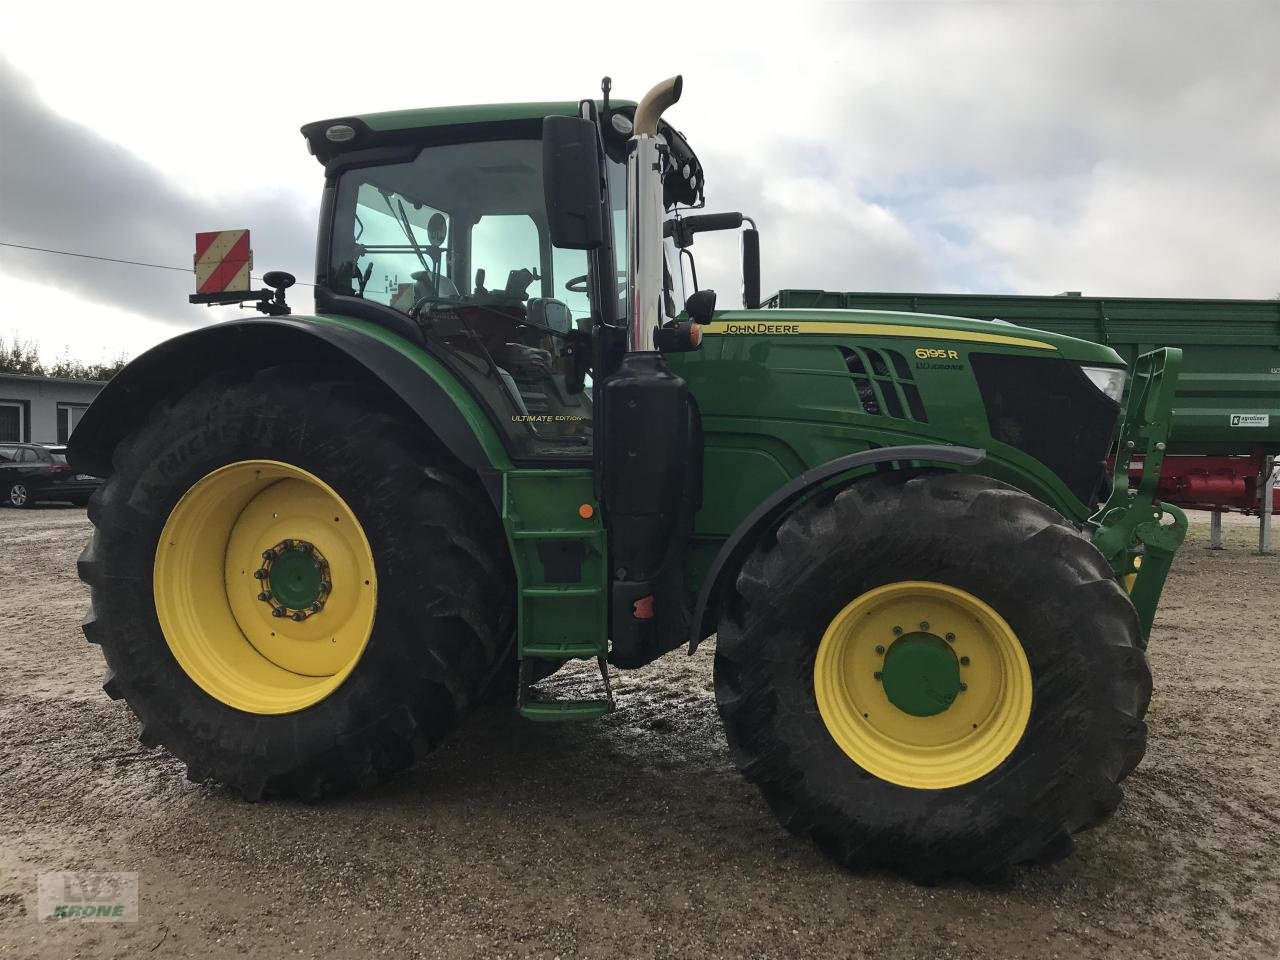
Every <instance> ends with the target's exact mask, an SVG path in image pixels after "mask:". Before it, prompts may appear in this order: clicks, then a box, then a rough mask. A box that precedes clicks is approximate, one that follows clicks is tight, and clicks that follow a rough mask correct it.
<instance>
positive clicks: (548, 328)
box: [328, 140, 593, 457]
mask: <svg viewBox="0 0 1280 960" xmlns="http://www.w3.org/2000/svg"><path fill="white" fill-rule="evenodd" d="M334 216H335V219H334V222H333V225H332V230H331V245H330V264H329V275H328V276H329V280H328V284H329V287H330V289H332V290H333V291H334V292H335V293H340V294H343V295H345V296H356V297H363V298H365V299H369V300H374V301H376V302H378V303H381V304H383V305H385V306H388V307H390V308H392V309H394V310H398V311H400V312H401V313H404V314H406V315H407V316H409V317H410V318H411V319H412V320H413V321H414V322H415V323H416V324H417V326H418V328H419V329H420V330H421V331H422V332H423V335H424V336H425V337H426V338H427V339H428V341H429V342H430V343H431V344H432V346H433V347H434V348H435V350H436V353H437V354H438V355H440V356H442V357H443V358H444V359H445V360H446V362H448V363H449V364H450V366H452V367H453V369H454V370H455V372H456V373H457V374H458V375H459V376H460V377H462V378H464V379H465V380H466V381H467V382H468V383H469V384H470V385H471V386H472V388H473V391H474V392H475V393H476V394H477V395H478V396H479V398H480V399H481V400H482V402H483V403H485V404H486V405H487V406H488V407H489V408H490V411H491V413H492V414H493V417H494V419H495V420H496V421H497V422H498V423H499V424H500V425H501V427H502V429H503V431H504V432H505V433H506V435H507V437H508V439H509V441H510V444H511V446H512V447H513V448H514V451H513V452H515V453H516V454H517V455H532V456H551V457H561V456H570V457H583V456H586V455H588V454H589V453H590V448H591V397H590V391H589V390H585V391H581V392H577V393H572V392H570V389H569V388H570V382H571V379H572V378H571V377H570V376H569V375H570V372H571V370H570V351H569V349H568V339H569V335H570V334H571V333H573V332H574V331H579V330H589V329H590V326H591V317H592V313H593V304H592V301H591V293H590V292H589V290H588V287H587V285H586V283H585V282H584V278H585V275H586V273H587V255H586V253H584V252H583V251H580V250H561V249H557V248H555V247H553V246H552V244H551V242H550V239H549V236H548V233H547V229H546V223H545V219H546V218H545V214H544V212H543V191H542V144H541V141H539V140H503V141H487V142H474V143H458V144H443V145H439V146H431V147H426V148H424V149H423V150H422V151H421V152H420V153H419V154H418V156H417V157H416V159H414V160H413V161H411V162H407V163H396V164H385V165H378V166H362V167H356V168H353V169H350V170H348V171H346V172H344V173H343V174H342V175H341V177H340V178H339V181H338V190H337V197H336V203H335V215H334Z"/></svg>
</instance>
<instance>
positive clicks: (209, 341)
mask: <svg viewBox="0 0 1280 960" xmlns="http://www.w3.org/2000/svg"><path fill="white" fill-rule="evenodd" d="M283 362H302V363H315V364H317V365H319V364H325V365H329V366H332V365H335V364H337V365H339V366H348V367H350V369H351V370H352V371H353V372H354V373H356V374H358V375H360V376H364V377H367V378H370V379H372V380H373V381H375V382H376V383H378V384H380V385H381V386H382V387H383V388H384V389H385V390H386V392H387V394H388V397H389V399H391V400H392V401H393V402H399V403H400V404H402V405H403V406H404V407H405V409H406V411H407V412H408V413H409V414H410V415H411V416H413V417H415V418H417V419H418V420H419V421H420V422H421V423H422V424H423V425H424V426H425V427H426V428H427V429H428V430H430V431H431V432H432V433H433V434H434V435H435V436H436V437H437V438H438V439H439V440H440V442H441V444H442V445H443V446H445V447H446V448H448V449H449V450H450V451H451V452H452V454H453V455H454V456H455V457H457V458H458V460H460V461H461V462H462V464H463V465H464V466H466V467H469V468H470V469H472V470H474V471H475V472H476V474H477V475H478V476H479V477H480V479H481V481H482V483H483V484H484V487H485V490H486V491H487V492H488V493H489V496H490V498H491V499H492V500H493V501H494V503H495V505H500V499H501V491H502V473H503V472H504V471H505V470H509V469H510V468H511V465H510V461H509V459H508V457H507V454H506V451H505V449H504V448H503V446H502V442H501V440H500V439H499V437H498V435H497V431H496V430H495V429H494V427H493V426H492V424H490V422H489V421H488V419H487V418H486V417H485V415H484V412H483V410H482V409H481V408H480V406H479V404H478V403H477V402H476V400H475V399H474V398H473V397H472V396H471V395H470V394H469V393H468V392H467V390H466V389H465V387H463V386H462V384H461V383H460V382H459V381H458V380H457V379H456V378H455V377H454V376H453V375H452V374H451V373H450V372H449V371H448V370H447V369H446V368H445V367H444V365H443V364H442V363H441V362H440V361H439V360H437V359H436V358H434V357H433V356H431V354H429V353H428V352H427V351H426V350H425V349H423V348H421V347H417V346H414V345H413V344H411V343H408V342H407V341H405V340H404V338H402V337H400V336H397V335H396V334H394V333H390V332H388V331H386V330H384V329H382V328H381V327H379V326H377V325H375V324H372V323H369V322H367V321H362V320H352V319H348V318H345V317H343V318H340V319H339V318H312V317H307V318H303V317H265V318H251V319H245V320H232V321H228V322H225V323H218V324H214V325H212V326H209V327H204V328H202V329H200V330H195V331H193V332H191V333H186V334H182V335H181V336H177V337H174V338H173V339H172V340H166V341H165V342H164V343H162V344H160V345H159V346H157V347H154V348H152V349H151V350H148V351H147V352H146V353H144V354H142V355H141V356H139V357H138V358H137V359H136V360H134V361H133V362H132V363H130V364H128V365H127V366H126V367H125V368H124V369H123V370H121V371H120V372H119V373H118V374H116V376H115V377H113V378H112V379H111V381H110V382H109V383H108V384H107V385H106V387H104V388H103V390H102V392H101V393H100V394H98V397H97V399H96V400H94V402H93V404H92V405H91V406H90V407H89V409H88V410H86V411H85V413H84V416H83V417H82V418H81V420H80V423H79V424H78V425H77V426H76V429H75V432H74V433H73V434H72V436H71V439H70V441H69V442H68V444H67V454H68V459H69V461H70V462H71V464H72V466H74V467H75V469H76V470H77V471H78V472H80V473H88V474H92V475H94V476H99V477H107V476H110V475H111V472H112V463H111V457H112V453H113V451H114V450H115V448H116V446H117V445H118V444H119V443H120V441H121V440H123V439H124V438H125V437H126V436H128V435H129V434H130V433H131V432H133V431H134V430H136V429H137V428H138V427H139V426H140V425H141V424H142V423H143V422H144V421H145V420H146V418H147V416H148V415H149V413H150V411H151V409H152V407H153V406H154V405H155V404H156V403H158V402H159V401H161V400H163V399H164V398H166V397H172V396H176V395H179V394H181V393H184V392H185V391H187V390H189V389H190V388H191V387H192V386H194V385H195V384H196V383H198V382H200V381H201V380H203V379H204V378H205V377H207V376H210V375H211V374H215V373H218V372H220V371H224V370H239V371H246V370H248V371H252V370H255V369H262V368H265V367H270V366H275V365H277V364H280V363H283Z"/></svg>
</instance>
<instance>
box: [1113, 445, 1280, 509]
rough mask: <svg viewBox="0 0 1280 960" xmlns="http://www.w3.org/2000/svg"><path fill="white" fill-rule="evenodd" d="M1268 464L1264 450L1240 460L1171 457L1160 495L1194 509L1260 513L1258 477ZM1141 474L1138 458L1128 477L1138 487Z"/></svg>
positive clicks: (1276, 500)
mask: <svg viewBox="0 0 1280 960" xmlns="http://www.w3.org/2000/svg"><path fill="white" fill-rule="evenodd" d="M1266 463H1267V458H1266V455H1265V454H1263V452H1262V451H1261V450H1254V452H1253V453H1252V454H1251V455H1249V456H1240V457H1225V456H1186V455H1176V454H1175V455H1171V456H1168V457H1166V458H1165V461H1164V466H1163V468H1162V469H1161V471H1160V486H1159V487H1158V488H1157V489H1158V492H1157V496H1158V497H1159V498H1160V499H1161V500H1167V501H1168V502H1169V503H1173V504H1176V505H1177V506H1179V507H1185V508H1187V509H1192V510H1231V511H1239V512H1241V513H1258V512H1259V511H1260V509H1261V507H1262V498H1261V495H1260V491H1259V488H1258V477H1259V475H1260V474H1261V473H1262V472H1263V470H1265V469H1266ZM1141 475H1142V460H1141V459H1137V460H1135V461H1134V462H1133V463H1132V464H1130V466H1129V478H1130V480H1131V482H1132V483H1134V484H1135V485H1136V484H1137V481H1138V478H1139V477H1140V476H1141ZM1264 479H1265V478H1264ZM1272 509H1273V510H1276V511H1277V512H1280V487H1277V488H1276V489H1275V490H1274V491H1273V492H1272Z"/></svg>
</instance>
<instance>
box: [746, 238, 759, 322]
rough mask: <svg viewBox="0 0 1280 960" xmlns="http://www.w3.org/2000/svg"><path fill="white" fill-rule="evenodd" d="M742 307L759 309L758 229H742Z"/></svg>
mask: <svg viewBox="0 0 1280 960" xmlns="http://www.w3.org/2000/svg"><path fill="white" fill-rule="evenodd" d="M742 309H743V310H758V309H760V231H759V230H756V229H754V228H752V229H747V230H743V231H742Z"/></svg>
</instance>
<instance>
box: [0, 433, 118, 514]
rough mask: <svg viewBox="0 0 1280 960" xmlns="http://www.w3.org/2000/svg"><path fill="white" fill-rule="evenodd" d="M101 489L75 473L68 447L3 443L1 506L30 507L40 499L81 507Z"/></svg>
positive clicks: (0, 450)
mask: <svg viewBox="0 0 1280 960" xmlns="http://www.w3.org/2000/svg"><path fill="white" fill-rule="evenodd" d="M100 486H102V481H101V480H100V479H98V478H97V477H90V476H88V475H87V474H83V473H76V472H75V470H74V469H72V467H71V465H70V464H68V463H67V448H66V447H61V446H50V445H46V444H40V443H0V504H5V503H7V504H9V505H10V506H14V507H30V506H32V505H33V504H34V503H36V501H38V500H69V501H71V502H72V503H78V504H80V505H81V506H83V505H84V504H86V503H88V502H89V497H90V496H91V495H92V494H93V491H95V490H97V489H98V487H100Z"/></svg>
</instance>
